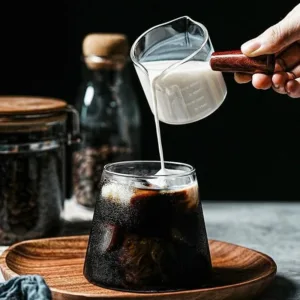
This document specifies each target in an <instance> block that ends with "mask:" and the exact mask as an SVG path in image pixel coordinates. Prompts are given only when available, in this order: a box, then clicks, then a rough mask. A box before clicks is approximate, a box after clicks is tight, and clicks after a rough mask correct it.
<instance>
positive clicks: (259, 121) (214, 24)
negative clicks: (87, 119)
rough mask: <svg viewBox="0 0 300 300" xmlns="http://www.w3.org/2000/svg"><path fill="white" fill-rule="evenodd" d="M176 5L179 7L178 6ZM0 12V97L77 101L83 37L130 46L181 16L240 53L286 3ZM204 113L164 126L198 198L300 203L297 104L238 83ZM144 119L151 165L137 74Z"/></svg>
mask: <svg viewBox="0 0 300 300" xmlns="http://www.w3.org/2000/svg"><path fill="white" fill-rule="evenodd" d="M177 2H178V3H177ZM5 3H6V5H5V6H3V5H1V10H0V11H1V18H0V39H1V46H0V94H3V95H4V94H15V95H38V96H49V97H58V98H62V99H65V100H66V101H68V102H69V103H70V104H73V103H74V98H75V95H76V91H77V87H78V85H79V82H80V79H81V73H80V55H81V42H82V39H83V38H84V36H85V35H86V34H88V33H90V32H121V33H125V34H127V35H128V38H129V41H130V43H132V42H133V41H134V40H135V39H136V38H137V37H138V36H139V35H140V34H141V33H142V32H144V31H145V30H146V29H148V28H149V27H152V26H154V25H157V24H159V23H161V22H165V21H168V20H171V19H173V18H176V17H179V16H182V15H188V16H190V17H192V18H193V19H195V20H197V21H199V22H201V23H203V24H204V25H205V26H206V27H207V28H208V31H209V33H210V36H211V40H212V42H213V45H214V48H215V50H228V49H238V48H239V47H240V45H241V44H242V43H243V42H245V41H246V40H248V39H250V38H252V37H254V36H255V35H258V34H259V33H261V32H262V31H263V30H265V29H266V28H267V27H269V26H271V25H272V24H275V23H276V22H278V21H279V20H280V19H282V18H283V17H284V16H285V15H286V14H287V13H288V12H289V11H290V10H291V9H292V8H293V7H294V6H295V5H296V4H297V3H298V2H297V1H291V0H289V1H285V2H284V3H283V4H282V5H281V6H277V5H274V2H273V1H262V0H261V1H251V2H249V1H248V2H247V1H246V2H241V1H221V0H219V1H200V0H190V1H142V0H140V1H113V0H111V1H99V0H98V1H92V0H90V1H88V0H85V1H49V2H44V1H11V2H8V1H6V2H5ZM224 76H225V80H226V83H227V88H228V96H227V98H226V100H225V102H224V103H223V105H222V106H221V107H220V108H219V109H218V110H217V111H216V112H215V113H214V114H212V115H211V116H209V117H208V118H206V119H204V120H201V121H199V122H197V123H194V124H190V125H186V126H171V125H166V124H161V131H162V139H163V146H164V152H165V158H166V159H167V160H174V161H183V162H187V163H190V164H193V165H194V166H195V167H196V169H197V174H198V180H199V186H200V190H201V194H202V198H203V199H207V200H213V199H221V200H227V199H233V200H247V199H252V200H271V199H273V200H281V201H286V200H299V199H300V186H299V180H300V172H299V170H300V144H299V142H298V140H299V134H300V99H290V98H288V97H287V96H283V95H278V94H275V93H274V92H273V91H272V90H268V91H258V90H254V88H252V86H251V84H247V85H238V84H236V83H235V82H234V80H233V75H232V74H225V75H224ZM132 80H133V83H134V87H135V89H136V92H137V94H138V97H139V104H140V107H141V113H142V119H143V128H142V130H143V152H142V155H143V159H158V158H159V156H158V150H157V142H156V135H155V127H154V121H153V116H152V115H151V113H150V109H149V107H148V104H147V102H146V100H145V97H144V94H143V91H142V90H141V87H140V84H139V82H138V79H137V77H136V74H135V73H134V71H133V72H132Z"/></svg>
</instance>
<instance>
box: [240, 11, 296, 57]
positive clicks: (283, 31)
mask: <svg viewBox="0 0 300 300" xmlns="http://www.w3.org/2000/svg"><path fill="white" fill-rule="evenodd" d="M294 10H295V11H294V12H293V13H291V14H289V15H287V16H286V17H285V18H284V19H282V20H281V21H280V22H278V23H277V24H275V25H273V26H271V27H269V28H268V29H267V30H265V31H264V32H263V33H262V34H261V35H259V36H258V37H257V38H255V39H252V40H250V41H248V42H246V43H245V44H243V45H242V47H241V50H242V52H243V53H244V54H245V55H247V56H258V55H263V54H273V53H277V52H280V51H282V50H283V49H284V48H285V47H287V46H288V45H290V44H292V43H294V42H296V41H297V40H299V39H300V30H299V28H300V18H299V11H300V6H297V7H295V9H294Z"/></svg>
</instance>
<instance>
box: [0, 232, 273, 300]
mask: <svg viewBox="0 0 300 300" xmlns="http://www.w3.org/2000/svg"><path fill="white" fill-rule="evenodd" d="M87 242H88V236H85V235H82V236H68V237H59V238H49V239H37V240H29V241H24V242H20V243H17V244H14V245H12V246H10V247H9V248H8V249H7V250H5V251H4V253H3V254H2V255H1V257H0V269H1V271H2V274H3V276H4V278H5V279H6V280H8V279H10V278H12V277H14V276H18V275H25V274H38V275H41V276H43V277H44V278H45V280H46V282H47V284H48V285H49V287H50V289H51V291H52V295H53V300H79V299H135V298H136V299H151V298H154V299H156V300H161V299H170V300H171V299H172V300H183V299H187V300H204V299H212V300H227V299H228V300H229V299H230V300H237V299H243V300H248V299H253V298H254V297H256V296H257V295H259V294H261V292H262V291H263V290H264V289H265V288H266V287H267V286H268V285H269V284H270V283H271V281H272V279H273V278H274V276H275V274H276V271H277V266H276V263H275V262H274V260H273V259H272V258H271V257H269V256H268V255H266V254H263V253H261V252H258V251H255V250H252V249H248V248H245V247H242V246H239V245H234V244H230V243H226V242H223V241H217V240H209V247H210V252H211V257H212V264H213V269H214V278H215V280H214V282H213V284H212V287H210V288H203V289H197V290H188V291H179V292H171V293H152V294H142V293H129V292H120V291H115V290H109V289H104V288H100V287H97V286H95V285H93V284H91V283H89V282H88V281H87V280H86V279H85V277H84V276H83V273H82V271H83V263H84V258H85V253H86V248H87Z"/></svg>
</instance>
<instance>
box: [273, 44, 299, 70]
mask: <svg viewBox="0 0 300 300" xmlns="http://www.w3.org/2000/svg"><path fill="white" fill-rule="evenodd" d="M276 62H277V63H279V64H280V65H281V67H282V68H283V69H284V70H290V69H291V68H294V67H295V66H296V65H298V64H299V63H300V44H299V43H294V44H293V45H292V46H290V47H288V48H286V49H285V50H284V51H283V52H281V53H280V55H278V56H277V57H276Z"/></svg>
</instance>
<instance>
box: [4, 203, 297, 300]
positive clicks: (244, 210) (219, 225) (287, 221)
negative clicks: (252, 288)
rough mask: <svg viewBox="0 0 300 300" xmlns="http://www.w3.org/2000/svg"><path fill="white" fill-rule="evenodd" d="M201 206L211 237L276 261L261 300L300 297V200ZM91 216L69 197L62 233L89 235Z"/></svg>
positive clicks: (292, 299) (286, 299) (88, 211)
mask: <svg viewBox="0 0 300 300" xmlns="http://www.w3.org/2000/svg"><path fill="white" fill-rule="evenodd" d="M202 206H203V213H204V218H205V223H206V230H207V235H208V238H209V239H215V240H220V241H225V242H229V243H234V244H238V245H241V246H244V247H248V248H251V249H254V250H258V251H260V252H263V253H265V254H267V255H269V256H270V257H272V258H273V260H274V261H275V262H276V264H277V275H276V277H275V279H274V280H273V282H272V283H271V285H270V286H269V287H268V288H267V289H266V290H265V292H264V293H263V295H262V296H260V297H259V299H258V300H300V201H299V202H298V203H297V202H284V201H282V202H279V201H277V202H275V201H274V202H270V201H268V202H262V201H253V202H251V201H247V202H245V201H234V202H233V201H203V203H202ZM92 216H93V211H92V210H88V209H84V208H82V207H80V206H79V205H78V204H76V203H75V201H73V200H67V201H66V205H65V215H64V218H65V226H64V229H63V231H62V233H61V234H62V235H73V234H88V233H89V228H90V224H91V219H92ZM5 248H6V247H0V251H3V250H4V249H5ZM1 280H3V278H1V274H0V281H1Z"/></svg>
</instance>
